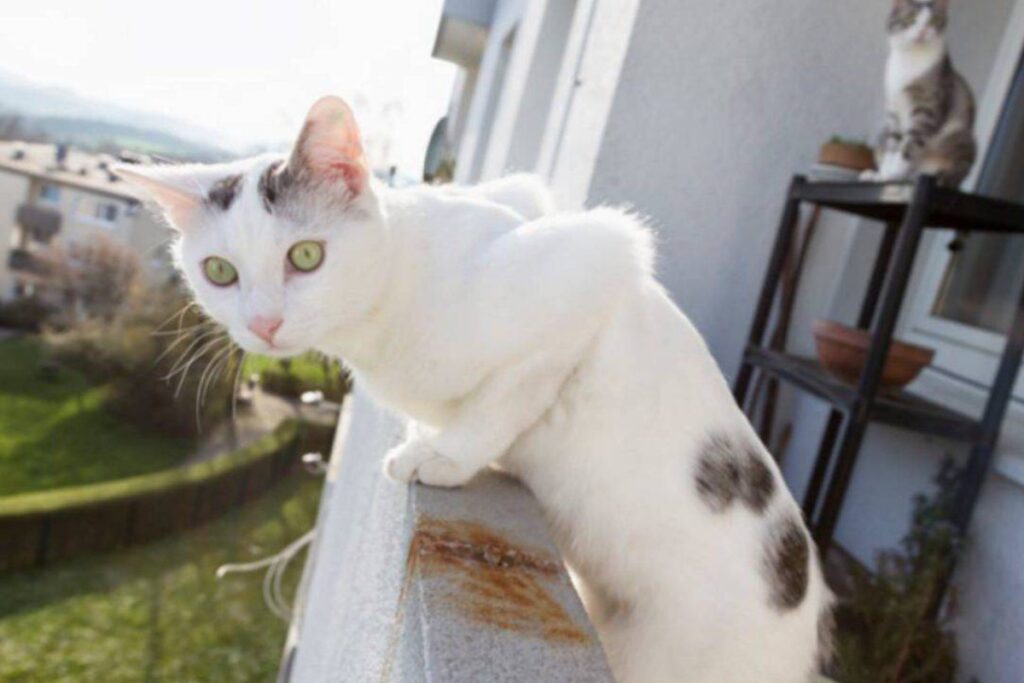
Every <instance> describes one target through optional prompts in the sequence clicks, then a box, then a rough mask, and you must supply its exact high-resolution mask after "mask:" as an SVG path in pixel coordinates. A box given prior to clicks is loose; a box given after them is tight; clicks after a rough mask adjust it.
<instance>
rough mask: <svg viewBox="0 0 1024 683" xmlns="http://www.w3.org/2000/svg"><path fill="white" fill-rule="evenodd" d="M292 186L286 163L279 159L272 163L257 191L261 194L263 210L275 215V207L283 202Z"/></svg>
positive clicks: (261, 176)
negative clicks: (282, 199)
mask: <svg viewBox="0 0 1024 683" xmlns="http://www.w3.org/2000/svg"><path fill="white" fill-rule="evenodd" d="M291 184H292V176H291V173H290V172H289V171H288V167H287V166H285V165H284V161H282V160H280V159H279V160H277V161H274V162H271V163H270V164H269V165H268V166H267V167H266V168H265V169H263V173H261V174H260V180H259V183H258V184H257V188H256V191H257V192H258V193H259V196H260V201H261V202H263V208H264V209H266V210H267V212H268V213H273V210H274V205H275V204H277V203H278V202H279V201H280V200H281V197H282V196H283V195H284V194H285V193H286V192H287V191H288V188H289V187H290V186H291Z"/></svg>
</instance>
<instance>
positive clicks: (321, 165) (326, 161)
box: [288, 96, 370, 197]
mask: <svg viewBox="0 0 1024 683" xmlns="http://www.w3.org/2000/svg"><path fill="white" fill-rule="evenodd" d="M288 166H289V168H291V169H292V171H293V172H295V173H296V174H297V175H299V176H300V177H301V176H303V175H305V174H308V175H309V177H311V178H313V179H314V180H317V181H326V182H334V181H337V182H340V183H344V185H345V187H346V188H347V189H348V191H349V194H350V195H351V196H353V197H355V196H358V195H359V194H361V193H362V192H363V190H364V189H366V184H367V181H368V179H369V173H370V172H369V169H368V168H367V166H366V159H365V157H364V156H363V143H362V139H361V138H360V136H359V127H358V126H357V125H356V118H355V116H354V115H353V114H352V110H351V109H350V108H349V106H348V105H347V104H345V101H344V100H342V99H341V98H340V97H331V96H328V97H321V98H320V99H319V100H317V101H316V103H315V104H313V106H312V108H310V110H309V113H308V114H307V115H306V122H305V123H304V124H303V125H302V132H301V133H299V139H298V140H297V141H296V142H295V147H294V149H293V150H292V155H291V158H290V159H289V161H288Z"/></svg>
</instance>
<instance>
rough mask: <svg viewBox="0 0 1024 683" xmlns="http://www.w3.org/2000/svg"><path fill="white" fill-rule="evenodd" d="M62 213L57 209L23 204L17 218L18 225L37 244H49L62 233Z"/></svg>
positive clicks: (19, 208)
mask: <svg viewBox="0 0 1024 683" xmlns="http://www.w3.org/2000/svg"><path fill="white" fill-rule="evenodd" d="M61 219H62V216H61V213H60V211H58V210H56V209H51V208H49V207H45V206H36V205H34V204H22V205H21V206H19V207H18V213H17V215H16V217H15V220H16V221H17V223H18V225H20V226H21V229H22V230H24V231H25V232H26V233H28V234H29V235H31V237H32V239H34V240H36V241H37V242H44V243H45V242H49V241H50V240H51V239H53V236H54V235H56V234H57V233H58V232H60V225H61Z"/></svg>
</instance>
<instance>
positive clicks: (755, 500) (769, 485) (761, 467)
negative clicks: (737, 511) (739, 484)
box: [742, 448, 775, 514]
mask: <svg viewBox="0 0 1024 683" xmlns="http://www.w3.org/2000/svg"><path fill="white" fill-rule="evenodd" d="M742 495H743V502H744V503H746V504H747V507H749V508H750V509H751V510H753V511H754V512H756V513H758V514H761V513H762V512H764V510H765V508H767V507H768V503H770V502H771V500H772V496H774V495H775V476H774V475H773V474H772V471H771V470H770V469H769V468H768V465H766V464H765V463H764V457H763V456H762V455H761V453H760V451H758V450H757V449H754V448H748V449H747V457H746V463H745V466H744V470H743V489H742Z"/></svg>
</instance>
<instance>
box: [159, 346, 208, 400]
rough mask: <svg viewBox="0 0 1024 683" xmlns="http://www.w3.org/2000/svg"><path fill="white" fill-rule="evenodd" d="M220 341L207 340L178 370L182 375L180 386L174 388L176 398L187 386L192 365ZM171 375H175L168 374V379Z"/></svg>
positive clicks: (179, 380) (179, 381)
mask: <svg viewBox="0 0 1024 683" xmlns="http://www.w3.org/2000/svg"><path fill="white" fill-rule="evenodd" d="M220 341H221V339H219V338H218V339H213V340H210V341H209V342H207V343H206V344H205V345H203V347H202V348H201V349H200V350H199V351H198V352H196V353H195V354H194V355H193V356H192V358H191V359H190V360H189V361H188V363H187V364H186V365H185V366H184V367H183V368H181V369H180V370H177V371H176V373H177V374H179V375H180V377H179V379H178V387H177V388H176V389H175V390H174V398H175V400H177V398H178V397H179V396H180V395H181V390H182V388H183V387H184V386H185V380H186V379H187V378H188V371H189V370H190V369H191V368H192V366H193V365H194V364H195V363H196V361H198V360H199V359H200V358H202V357H203V356H205V355H206V354H207V353H209V352H210V351H211V350H212V349H214V348H215V347H216V346H217V343H218V342H220ZM171 377H173V375H168V377H167V379H171Z"/></svg>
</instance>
